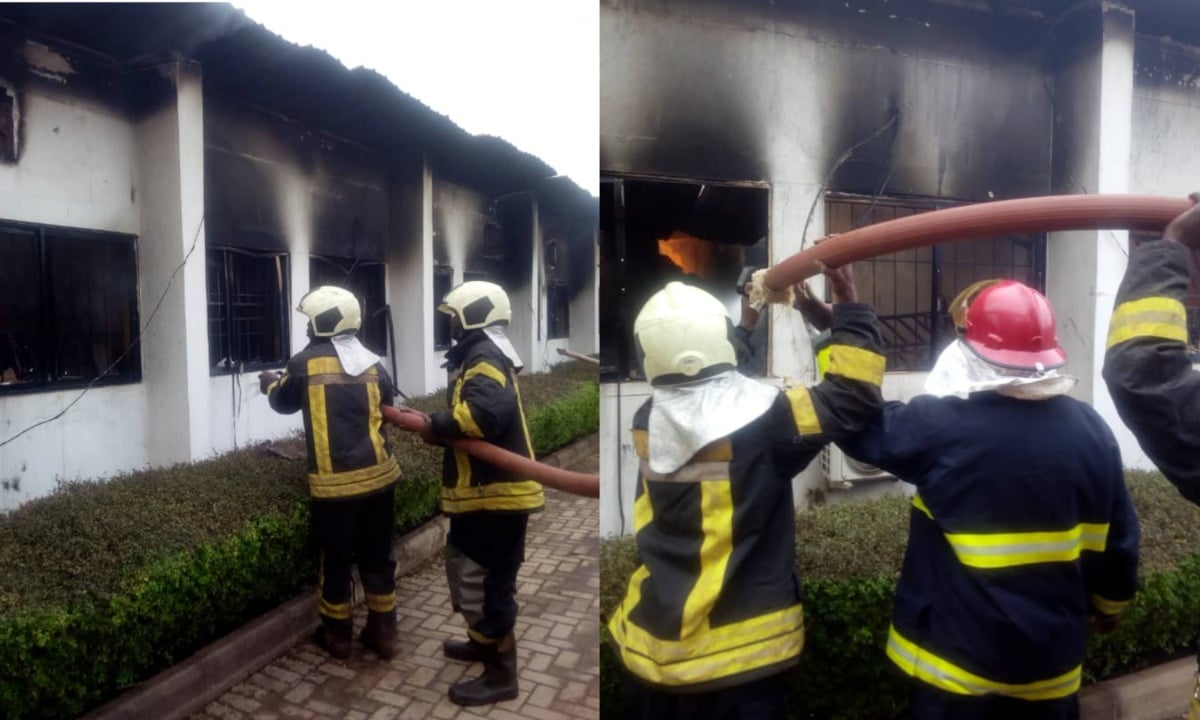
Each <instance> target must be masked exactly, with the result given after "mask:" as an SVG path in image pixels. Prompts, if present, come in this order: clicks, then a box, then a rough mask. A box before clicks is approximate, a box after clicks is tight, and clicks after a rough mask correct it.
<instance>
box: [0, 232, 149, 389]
mask: <svg viewBox="0 0 1200 720" xmlns="http://www.w3.org/2000/svg"><path fill="white" fill-rule="evenodd" d="M136 252H137V250H136V247H135V241H134V238H132V237H130V236H128V235H116V234H112V233H100V232H91V231H85V230H70V229H63V228H51V227H43V226H34V225H25V224H17V223H11V224H10V223H0V288H3V293H2V294H0V391H4V392H20V391H29V390H56V389H61V388H64V387H72V386H83V385H87V384H89V383H92V382H93V381H95V384H97V385H99V384H116V383H128V382H137V381H139V380H141V353H140V352H139V351H138V350H137V349H136V348H135V347H134V345H135V343H136V341H137V336H138V314H137V260H136V257H137V256H136Z"/></svg>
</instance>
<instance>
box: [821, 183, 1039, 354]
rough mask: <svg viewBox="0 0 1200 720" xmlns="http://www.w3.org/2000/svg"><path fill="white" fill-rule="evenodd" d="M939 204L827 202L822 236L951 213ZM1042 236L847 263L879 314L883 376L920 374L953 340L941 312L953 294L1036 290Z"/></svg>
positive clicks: (950, 326) (981, 241) (927, 249)
mask: <svg viewBox="0 0 1200 720" xmlns="http://www.w3.org/2000/svg"><path fill="white" fill-rule="evenodd" d="M955 204H956V203H953V202H951V201H946V200H938V199H898V198H865V197H853V196H843V195H831V196H830V197H828V198H827V199H826V205H825V213H826V214H825V230H826V232H827V233H844V232H849V231H850V230H853V229H856V228H860V227H865V226H867V225H873V224H875V223H879V222H885V221H888V220H893V219H897V218H902V217H906V216H908V215H915V214H918V213H922V212H928V211H930V210H937V209H940V208H945V207H951V206H953V205H955ZM1045 243H1046V241H1045V235H1044V234H1034V235H1009V236H1004V237H993V238H980V239H976V240H963V241H958V242H951V243H941V244H938V245H934V246H932V247H924V248H917V249H914V250H905V251H903V252H899V253H893V254H891V255H884V256H881V257H877V258H873V259H871V260H867V261H864V262H858V263H854V282H855V285H856V286H857V288H858V297H859V299H860V300H861V301H863V302H866V303H871V304H873V305H874V306H875V311H876V312H877V313H878V315H879V324H880V328H881V331H882V335H883V344H884V351H885V353H886V355H887V359H888V370H889V371H892V370H900V371H903V370H909V371H926V370H930V369H931V368H932V367H933V363H934V362H935V361H936V360H937V356H938V354H939V353H940V352H941V351H942V350H943V349H944V348H945V347H946V346H947V345H949V344H950V342H951V341H952V340H953V339H954V323H953V321H952V320H951V319H950V315H949V313H948V312H947V310H948V308H949V304H950V303H951V302H952V301H953V300H954V298H955V297H956V296H957V295H958V293H959V292H960V291H962V290H964V289H965V288H966V287H968V286H969V285H971V284H972V283H974V282H977V281H979V280H988V279H991V278H1009V279H1013V280H1019V281H1020V282H1023V283H1025V284H1027V285H1029V286H1031V287H1034V288H1037V289H1038V290H1042V289H1043V288H1044V284H1045Z"/></svg>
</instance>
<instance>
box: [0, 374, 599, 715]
mask: <svg viewBox="0 0 1200 720" xmlns="http://www.w3.org/2000/svg"><path fill="white" fill-rule="evenodd" d="M521 387H522V390H523V392H524V393H525V396H526V397H525V408H526V413H527V416H528V420H529V424H530V432H531V434H532V435H533V438H534V445H535V447H536V448H537V450H538V452H539V453H546V452H550V451H552V450H554V449H557V448H558V447H561V446H562V445H565V444H567V443H569V442H571V441H572V440H575V439H577V438H579V437H582V436H585V435H588V434H591V433H595V432H596V431H597V430H598V429H599V413H598V408H599V388H598V385H597V384H596V375H595V371H594V369H592V368H590V366H587V365H584V364H583V363H570V364H567V365H565V366H559V367H556V368H555V369H554V370H552V371H551V372H549V373H544V374H540V375H530V376H526V377H522V378H521ZM444 403H445V400H444V396H443V395H442V394H441V393H437V394H434V395H431V396H428V397H424V398H416V399H414V400H413V401H412V402H411V403H410V404H411V405H413V406H415V407H419V408H421V409H424V410H434V409H437V408H440V407H444ZM392 439H393V440H394V442H395V454H396V457H397V459H398V460H399V461H400V464H401V466H402V468H403V470H404V475H405V479H404V480H403V481H402V484H401V485H400V486H399V487H398V489H397V499H396V510H395V511H396V520H397V531H398V533H402V532H404V531H407V530H409V529H412V528H414V527H416V526H418V525H420V524H422V523H424V522H426V521H428V520H429V519H430V518H431V517H433V516H434V515H436V514H437V512H438V510H437V508H438V496H439V488H440V478H441V452H442V451H441V449H440V448H434V447H429V446H426V445H424V444H423V443H421V442H420V440H419V439H416V438H415V437H413V436H411V435H409V434H406V433H399V432H397V433H394V434H393V435H392ZM290 445H291V446H292V447H294V448H302V443H300V442H297V441H293V442H292V443H290ZM307 497H308V493H307V479H306V474H305V470H304V463H303V461H302V460H296V459H288V458H285V457H280V456H278V455H277V454H275V453H273V452H272V451H270V450H269V449H268V448H267V446H265V445H263V446H258V447H254V448H248V449H245V450H240V451H237V452H233V453H230V454H228V455H224V456H221V457H218V458H215V459H213V460H209V461H205V462H200V463H194V464H190V465H179V466H175V467H170V468H163V469H156V470H149V471H142V472H136V473H131V474H129V475H125V476H122V477H118V478H114V479H112V480H110V481H107V482H82V483H70V484H67V485H64V486H62V487H60V488H59V489H58V490H57V491H56V492H55V493H54V494H53V495H51V496H50V497H46V498H42V499H40V500H35V501H33V502H30V503H28V504H26V505H24V506H23V507H21V508H19V509H18V510H16V511H14V512H11V513H8V514H7V515H5V516H4V517H3V518H2V519H0V667H3V668H4V673H2V674H0V716H3V717H5V718H10V719H11V720H18V719H20V718H68V717H76V716H78V715H80V714H81V713H83V712H85V711H87V710H89V709H90V708H92V707H94V706H96V705H99V704H101V703H103V702H104V701H106V700H108V699H110V698H112V697H114V696H115V695H117V694H118V693H120V692H121V691H122V690H124V689H127V688H129V687H131V686H133V685H135V684H136V683H138V682H140V681H143V680H145V679H147V678H148V677H150V676H151V675H153V674H154V673H156V672H158V671H160V670H162V669H164V668H166V667H168V666H170V665H171V664H173V663H175V662H177V661H179V660H180V659H182V658H185V657H187V656H188V655H190V654H191V653H193V652H195V651H196V650H197V649H199V648H200V647H202V646H204V645H205V644H207V643H209V642H211V641H213V640H214V639H216V638H218V637H220V636H221V635H223V634H225V633H227V632H229V631H230V630H232V629H234V628H236V627H237V626H239V625H241V624H243V623H245V622H247V621H248V620H250V619H252V618H253V617H255V616H256V615H258V614H261V613H262V612H264V611H266V610H268V609H270V608H272V607H275V606H277V605H278V604H280V603H281V602H283V601H285V600H287V599H289V598H291V597H294V596H295V595H297V594H298V593H299V592H300V591H301V590H302V589H303V588H304V587H306V586H309V585H311V584H312V583H313V581H314V580H315V577H316V549H315V544H314V543H313V540H312V537H311V534H310V530H309V525H308V502H307Z"/></svg>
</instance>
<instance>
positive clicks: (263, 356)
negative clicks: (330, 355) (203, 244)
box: [208, 247, 291, 375]
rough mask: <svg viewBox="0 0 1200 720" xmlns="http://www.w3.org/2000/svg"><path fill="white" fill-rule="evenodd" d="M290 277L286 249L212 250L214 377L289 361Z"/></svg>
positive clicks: (210, 318)
mask: <svg viewBox="0 0 1200 720" xmlns="http://www.w3.org/2000/svg"><path fill="white" fill-rule="evenodd" d="M288 275H289V273H288V256H287V255H286V254H285V253H274V252H254V251H250V250H243V249H241V248H232V247H215V248H210V249H209V251H208V357H209V365H210V367H211V372H212V373H213V374H214V375H216V374H222V373H229V372H235V371H236V372H244V371H247V370H256V369H261V368H267V367H279V366H281V365H284V364H285V363H286V362H287V359H288V348H289V347H290V345H291V343H290V342H289V339H288V333H289V315H290V308H289V307H288V298H289V296H290V291H289V289H288Z"/></svg>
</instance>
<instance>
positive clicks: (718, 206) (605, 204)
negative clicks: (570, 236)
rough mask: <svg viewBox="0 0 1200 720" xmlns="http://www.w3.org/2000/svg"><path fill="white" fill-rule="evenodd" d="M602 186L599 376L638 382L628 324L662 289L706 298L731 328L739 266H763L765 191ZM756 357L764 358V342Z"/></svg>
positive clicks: (619, 181)
mask: <svg viewBox="0 0 1200 720" xmlns="http://www.w3.org/2000/svg"><path fill="white" fill-rule="evenodd" d="M601 180H602V186H601V193H600V239H601V246H600V293H601V298H600V309H599V314H600V349H601V352H600V377H601V380H602V381H624V380H641V379H642V370H641V367H640V363H639V360H638V357H637V352H636V345H635V343H634V339H633V323H634V320H635V319H636V317H637V312H638V310H639V309H640V308H641V307H642V305H643V304H645V302H646V300H648V299H649V298H650V296H651V295H653V294H654V293H655V292H657V291H659V290H661V289H662V288H663V287H665V286H666V284H667V283H668V282H671V281H673V280H678V281H682V282H685V283H688V284H691V285H695V286H697V287H700V288H702V289H704V290H706V291H708V292H709V293H711V294H712V295H714V296H715V297H717V298H718V299H719V300H721V301H722V302H723V303H725V305H726V306H727V307H728V308H729V313H730V315H731V317H732V318H733V319H734V322H737V320H738V314H739V312H740V307H741V302H740V295H738V292H737V280H738V276H739V275H740V274H741V271H742V267H743V266H745V265H747V264H757V265H760V266H761V265H762V264H763V263H764V262H765V259H766V253H765V247H766V241H765V238H766V235H767V226H768V216H769V201H770V191H769V190H768V189H767V188H766V187H764V186H761V185H757V184H753V183H743V184H715V185H714V184H711V183H705V182H702V181H684V180H645V179H640V178H639V179H633V178H617V177H605V178H602V179H601ZM765 329H766V327H765V324H764V325H763V327H762V330H760V331H759V333H758V337H761V338H764V339H765V337H766V335H767V333H766V332H765ZM758 352H759V354H760V355H765V352H766V345H765V342H764V343H763V344H762V345H761V346H760V347H759V348H758ZM761 359H762V360H763V361H764V362H765V358H761ZM741 360H742V359H741V357H739V365H741Z"/></svg>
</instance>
